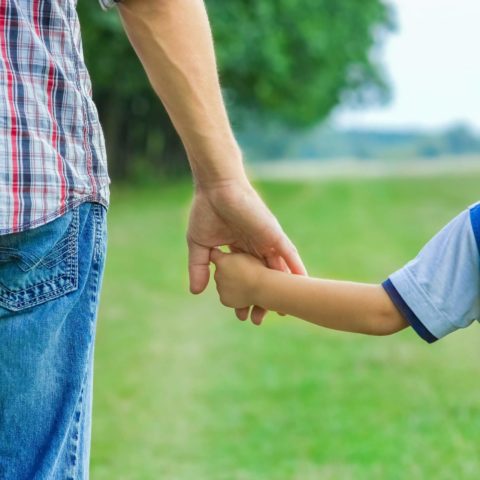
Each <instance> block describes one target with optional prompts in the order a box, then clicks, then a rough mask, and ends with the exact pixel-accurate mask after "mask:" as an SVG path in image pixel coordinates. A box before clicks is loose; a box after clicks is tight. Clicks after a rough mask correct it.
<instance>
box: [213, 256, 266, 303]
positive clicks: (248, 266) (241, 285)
mask: <svg viewBox="0 0 480 480" xmlns="http://www.w3.org/2000/svg"><path fill="white" fill-rule="evenodd" d="M210 260H211V261H212V262H213V263H214V264H215V267H216V271H215V276H214V278H215V282H216V284H217V291H218V294H219V295H220V301H221V303H222V304H223V305H225V306H226V307H232V308H243V307H250V306H251V305H254V304H255V300H254V297H255V295H254V294H255V291H256V289H257V286H258V279H259V276H260V274H261V273H262V270H263V269H266V268H267V267H265V266H264V265H263V263H262V262H261V261H260V260H259V259H258V258H256V257H254V256H252V255H249V254H246V253H223V252H221V251H220V250H218V249H216V248H215V249H213V250H212V253H211V254H210Z"/></svg>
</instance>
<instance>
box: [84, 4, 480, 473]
mask: <svg viewBox="0 0 480 480" xmlns="http://www.w3.org/2000/svg"><path fill="white" fill-rule="evenodd" d="M206 5H207V8H208V12H209V15H210V19H211V24H212V29H213V34H214V39H215V44H216V51H217V56H218V64H219V73H220V78H221V83H222V87H223V92H224V97H225V101H226V103H227V107H228V110H229V113H230V116H231V120H232V124H233V128H234V130H235V132H236V135H237V138H238V140H239V142H240V144H241V146H242V148H243V151H244V155H245V161H246V163H247V167H248V169H249V170H250V172H251V176H252V178H253V179H254V182H255V185H256V187H257V188H258V189H259V191H260V192H261V193H262V196H263V197H264V198H265V200H266V201H267V203H268V204H269V205H270V207H271V208H272V210H273V211H274V213H275V214H276V215H277V216H278V218H279V220H280V221H281V223H282V224H283V226H284V228H285V229H286V231H287V232H288V233H289V234H290V236H291V237H292V239H293V240H294V242H295V243H296V244H297V246H298V248H299V250H300V252H301V254H302V256H303V257H304V260H305V263H306V265H307V267H308V269H309V272H310V274H312V275H316V276H324V277H330V278H343V279H351V280H358V281H370V282H380V281H382V280H383V279H384V278H386V276H388V275H389V274H390V273H391V272H392V271H394V270H395V269H397V268H399V267H400V266H402V265H403V264H404V263H405V262H406V261H408V260H409V259H410V258H412V257H413V256H414V255H415V254H416V253H417V252H418V250H419V249H420V248H421V246H422V245H423V243H424V242H425V241H427V240H428V239H429V238H430V237H431V236H432V235H433V234H434V233H435V232H436V231H437V230H438V229H439V228H440V227H441V226H442V225H443V224H445V223H446V222H447V221H448V220H449V219H450V218H451V217H452V216H454V215H455V214H456V213H458V212H459V211H460V210H462V209H464V208H465V207H467V206H468V205H469V204H471V203H473V202H474V201H476V200H478V198H479V185H480V94H479V93H478V86H479V85H480V63H479V62H478V61H477V60H476V46H478V45H479V44H480V29H478V18H479V17H480V4H479V3H478V0H422V1H421V2H418V1H415V0H395V1H394V0H392V1H390V2H386V1H383V0H363V1H362V2H358V1H355V0H343V1H338V0H257V1H256V2H252V1H250V0H229V1H228V2H225V1H221V0H206ZM78 10H79V13H80V18H81V23H82V29H83V38H84V51H85V56H86V60H87V64H88V66H89V68H90V71H91V75H92V81H93V90H94V96H95V100H96V103H97V106H98V109H99V112H100V116H101V121H102V125H103V127H104V131H105V136H106V143H107V150H108V156H109V165H110V174H111V177H112V180H113V183H112V206H111V209H110V220H109V229H110V232H109V235H110V250H109V257H108V262H107V271H106V276H105V283H104V290H103V300H102V305H101V313H100V320H99V329H98V339H97V354H96V355H97V357H96V373H95V374H96V397H95V404H94V427H93V446H92V478H93V479H95V480H96V479H111V478H117V479H121V480H123V479H157V478H166V479H178V480H183V479H192V478H195V479H199V480H201V479H209V480H217V479H222V480H223V479H225V480H230V479H232V480H235V479H239V480H257V479H262V480H263V479H274V480H275V479H278V480H287V479H302V480H308V479H320V480H324V479H341V480H344V479H346V480H348V479H369V480H371V479H382V480H384V479H406V478H408V479H426V478H435V479H437V480H438V479H445V480H447V479H448V480H450V479H452V478H455V479H470V478H471V479H474V478H475V479H476V478H478V472H479V471H480V455H479V453H480V447H479V446H478V445H479V442H478V439H479V437H478V432H479V431H480V415H479V414H480V401H479V399H478V395H477V391H476V385H475V381H474V378H477V377H478V373H479V371H478V365H479V364H480V362H479V360H480V358H479V349H478V345H479V340H480V336H479V333H478V332H479V330H478V327H477V326H472V327H471V328H470V329H469V330H468V331H465V332H458V333H456V334H454V335H452V336H451V337H449V338H448V339H445V340H443V341H441V342H439V343H438V344H436V345H434V346H427V345H426V344H425V345H424V344H423V343H422V341H421V340H420V339H419V338H417V337H416V336H415V334H414V333H413V332H411V331H409V330H407V331H404V332H401V333H400V334H397V335H395V336H392V337H391V338H390V337H389V338H368V337H362V336H355V335H347V334H342V333H337V332H330V331H326V330H321V329H319V328H318V327H313V326H311V325H308V324H304V323H303V322H301V321H299V320H296V319H292V318H288V317H285V318H284V317H278V316H277V315H275V314H270V315H269V317H268V318H267V320H266V322H265V324H264V325H263V326H262V327H261V328H257V327H254V326H252V325H250V324H243V323H241V322H238V321H236V320H235V319H234V315H233V314H232V312H230V311H228V310H226V309H224V308H223V307H221V306H220V305H219V304H218V301H217V299H216V295H215V290H214V288H213V286H210V287H209V289H208V291H207V292H206V294H204V295H202V296H199V297H193V296H190V295H189V294H188V293H187V290H188V289H187V274H186V247H185V242H184V232H185V225H186V218H187V214H188V205H189V201H190V197H191V180H190V177H189V172H188V164H187V162H186V158H185V154H184V151H183V148H182V146H181V143H180V141H179V139H178V136H177V135H176V133H175V131H174V129H173V127H172V126H171V123H170V122H169V120H168V117H167V115H166V114H165V111H164V109H163V107H162V105H161V104H160V102H159V101H158V100H157V99H156V97H155V96H154V94H153V93H152V91H151V89H150V87H149V85H148V82H147V80H146V77H145V74H144V73H143V70H142V68H141V65H140V63H139V61H138V60H137V59H136V57H135V54H134V53H133V50H132V48H131V47H130V46H129V44H128V41H127V39H126V37H125V35H124V33H123V31H122V28H121V24H120V22H119V19H118V15H117V14H116V12H115V11H111V12H108V13H105V14H99V13H98V11H97V9H96V8H92V6H91V5H90V3H89V2H85V1H80V2H79V3H78Z"/></svg>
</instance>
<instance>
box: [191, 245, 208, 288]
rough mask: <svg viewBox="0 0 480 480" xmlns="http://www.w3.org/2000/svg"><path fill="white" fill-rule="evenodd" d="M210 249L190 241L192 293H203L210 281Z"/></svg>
mask: <svg viewBox="0 0 480 480" xmlns="http://www.w3.org/2000/svg"><path fill="white" fill-rule="evenodd" d="M209 264H210V249H209V248H208V247H204V246H202V245H199V244H198V243H195V242H194V241H188V275H189V278H190V292H192V293H194V294H198V293H202V292H203V291H204V290H205V288H206V287H207V285H208V281H209V279H210V269H209Z"/></svg>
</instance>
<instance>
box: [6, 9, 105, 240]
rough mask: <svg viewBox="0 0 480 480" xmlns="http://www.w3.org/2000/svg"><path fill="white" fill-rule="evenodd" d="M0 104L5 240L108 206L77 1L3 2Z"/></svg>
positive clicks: (102, 152)
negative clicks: (93, 206)
mask: <svg viewBox="0 0 480 480" xmlns="http://www.w3.org/2000/svg"><path fill="white" fill-rule="evenodd" d="M107 3H109V2H107V1H106V0H103V1H102V4H104V5H103V6H105V7H106V6H107ZM0 97H1V101H0V234H7V233H14V232H19V231H22V230H26V229H29V228H33V227H36V226H39V225H42V224H44V223H46V222H48V221H50V220H53V219H54V218H56V217H58V216H60V215H62V214H63V213H65V212H66V211H67V210H70V209H72V208H74V207H75V206H77V205H79V204H80V203H83V202H85V201H92V202H99V203H102V204H103V205H105V206H108V200H109V177H108V173H107V163H106V154H105V145H104V139H103V134H102V129H101V126H100V122H99V119H98V112H97V110H96V108H95V105H94V103H93V100H92V88H91V82H90V78H89V75H88V72H87V69H86V66H85V63H84V59H83V52H82V43H81V36H80V25H79V21H78V16H77V12H76V0H0Z"/></svg>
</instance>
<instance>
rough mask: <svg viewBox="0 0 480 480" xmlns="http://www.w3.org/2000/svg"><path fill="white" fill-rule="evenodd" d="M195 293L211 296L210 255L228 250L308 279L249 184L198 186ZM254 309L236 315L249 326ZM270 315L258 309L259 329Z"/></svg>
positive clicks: (192, 258)
mask: <svg viewBox="0 0 480 480" xmlns="http://www.w3.org/2000/svg"><path fill="white" fill-rule="evenodd" d="M187 242H188V249H189V276H190V291H191V292H192V293H195V294H198V293H201V292H203V290H205V288H206V286H207V285H208V281H209V278H210V269H209V264H210V252H211V249H212V248H214V247H218V246H222V245H227V246H228V247H229V248H230V250H231V251H233V252H246V253H250V254H252V255H255V256H256V257H258V258H259V259H261V260H262V261H263V262H264V263H265V264H266V265H267V266H268V267H269V268H273V269H276V270H282V271H287V272H291V273H294V274H298V275H306V270H305V267H304V265H303V263H302V260H301V258H300V256H299V254H298V252H297V250H296V248H295V246H294V245H293V243H292V242H291V241H290V239H289V238H288V237H287V235H286V234H285V233H284V231H283V230H282V228H281V226H280V224H279V223H278V221H277V219H276V218H275V217H274V216H273V214H272V213H271V212H270V210H269V209H268V207H267V206H266V205H265V203H264V202H263V201H262V199H261V198H260V197H259V195H258V194H257V192H256V191H255V190H254V189H253V187H252V186H251V185H250V183H249V182H248V181H247V180H242V181H225V182H222V183H217V184H213V185H209V186H207V187H205V186H197V187H196V190H195V196H194V199H193V204H192V208H191V212H190V220H189V225H188V232H187ZM249 310H250V308H249V307H248V308H242V309H236V314H237V317H238V318H239V319H240V320H246V319H247V318H248V316H249V313H250V312H249ZM265 314H266V311H265V310H263V309H261V308H259V307H257V306H253V308H252V310H251V314H250V316H251V320H252V322H253V323H255V324H256V325H259V324H260V323H261V322H262V320H263V318H264V317H265Z"/></svg>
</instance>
